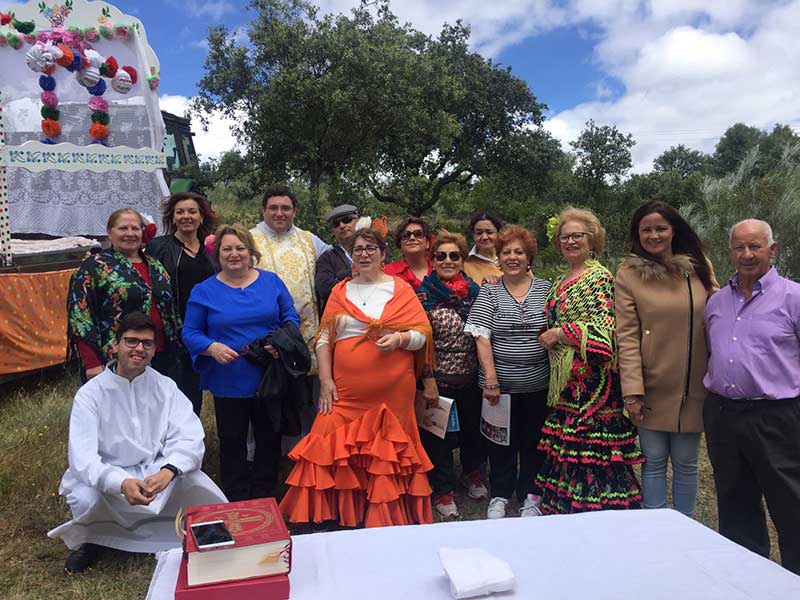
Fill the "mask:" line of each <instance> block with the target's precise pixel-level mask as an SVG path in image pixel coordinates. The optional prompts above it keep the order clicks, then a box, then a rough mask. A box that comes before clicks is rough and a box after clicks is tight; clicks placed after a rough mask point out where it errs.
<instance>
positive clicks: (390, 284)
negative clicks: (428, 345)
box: [317, 279, 425, 352]
mask: <svg viewBox="0 0 800 600" xmlns="http://www.w3.org/2000/svg"><path fill="white" fill-rule="evenodd" d="M345 295H346V296H347V299H348V300H350V302H352V303H353V304H355V305H356V306H357V307H358V308H359V309H361V312H363V313H364V314H365V315H367V316H368V317H369V318H371V319H376V320H377V319H380V317H381V315H382V314H383V309H384V307H385V306H386V303H387V302H389V300H391V299H392V296H394V279H392V280H390V281H385V282H383V283H355V282H353V281H348V282H347V284H346V286H345ZM366 331H367V324H366V323H364V322H363V321H359V320H358V319H356V318H354V317H351V316H350V315H347V316H345V317H344V318H343V319H342V320H341V321H339V325H338V328H337V330H336V341H337V342H338V341H339V340H344V339H347V338H351V337H357V336H360V335H364V333H365V332H366ZM408 333H409V335H410V336H411V337H410V339H409V341H408V345H407V346H406V350H411V351H412V352H413V351H414V350H419V349H420V348H422V347H423V346H424V345H425V336H424V335H423V334H421V333H419V332H418V331H409V332H408ZM327 343H328V331H327V330H324V331H323V332H322V333H321V334H320V336H319V340H318V341H317V348H319V347H320V346H322V345H324V344H327Z"/></svg>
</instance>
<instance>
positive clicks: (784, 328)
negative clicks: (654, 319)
mask: <svg viewBox="0 0 800 600" xmlns="http://www.w3.org/2000/svg"><path fill="white" fill-rule="evenodd" d="M738 282H739V277H738V275H734V276H733V277H731V279H730V281H729V282H728V285H727V286H725V287H724V288H722V289H721V290H719V291H718V292H717V293H716V294H714V295H713V296H711V298H710V299H709V301H708V304H707V305H706V336H707V337H708V348H709V350H710V352H711V356H710V357H709V359H708V373H706V376H705V379H703V384H704V385H705V386H706V389H707V390H708V391H710V392H713V393H715V394H718V395H720V396H724V397H726V398H733V399H740V398H749V399H759V398H770V399H781V398H796V397H798V396H800V284H798V283H796V282H794V281H791V280H789V279H786V278H785V277H781V276H780V275H778V272H777V271H776V270H775V267H771V268H770V270H769V271H768V272H767V274H766V275H764V276H763V277H762V278H761V279H759V280H758V281H757V282H756V283H755V285H753V293H752V295H751V296H750V300H748V301H745V299H744V295H743V294H742V292H741V291H740V290H739V287H738Z"/></svg>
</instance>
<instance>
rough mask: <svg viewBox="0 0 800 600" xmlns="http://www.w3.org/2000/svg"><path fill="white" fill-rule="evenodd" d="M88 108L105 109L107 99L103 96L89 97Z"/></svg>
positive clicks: (106, 108)
mask: <svg viewBox="0 0 800 600" xmlns="http://www.w3.org/2000/svg"><path fill="white" fill-rule="evenodd" d="M89 108H91V109H92V110H93V111H96V110H102V111H107V110H108V101H107V100H106V99H105V98H101V97H100V96H92V97H91V98H89Z"/></svg>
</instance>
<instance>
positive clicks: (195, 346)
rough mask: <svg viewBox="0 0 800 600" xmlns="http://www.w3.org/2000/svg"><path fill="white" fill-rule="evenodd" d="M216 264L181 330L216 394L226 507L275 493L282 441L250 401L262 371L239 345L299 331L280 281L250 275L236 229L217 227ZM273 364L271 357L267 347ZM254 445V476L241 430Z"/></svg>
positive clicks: (257, 403)
mask: <svg viewBox="0 0 800 600" xmlns="http://www.w3.org/2000/svg"><path fill="white" fill-rule="evenodd" d="M215 239H216V245H215V247H214V258H215V259H216V260H217V263H218V264H219V265H220V268H221V270H220V272H219V273H218V274H217V275H216V276H214V277H209V278H208V279H206V280H205V281H203V282H202V283H200V284H198V285H196V286H195V287H194V288H193V289H192V293H191V295H190V296H189V303H188V305H187V307H186V320H185V322H184V324H183V333H182V338H183V343H184V344H185V345H186V348H187V349H188V350H189V353H190V355H191V357H192V361H193V364H194V368H195V370H197V372H198V373H200V385H201V387H202V388H203V389H207V390H210V391H211V393H212V394H213V395H214V409H215V412H216V417H217V434H218V435H219V463H220V464H219V471H220V479H221V480H222V488H223V489H224V490H225V494H226V495H227V496H228V499H229V500H231V501H236V500H247V499H250V498H263V497H265V496H273V495H274V494H275V485H276V483H277V477H278V472H277V469H278V460H279V458H280V448H281V446H280V444H281V435H280V433H279V432H275V431H273V428H272V425H271V424H270V421H269V416H268V412H267V406H266V404H265V402H264V401H263V400H259V399H258V398H257V397H256V390H257V389H258V384H259V382H260V381H261V377H262V375H263V373H264V371H263V369H261V368H260V367H258V366H256V365H255V364H253V363H251V362H250V361H249V360H247V359H246V358H244V357H243V356H242V355H241V353H242V350H243V349H244V347H245V346H246V345H247V344H249V343H251V342H253V341H254V340H257V339H259V338H262V337H264V336H265V335H267V334H269V333H271V332H273V331H275V330H276V329H278V328H279V327H281V325H284V324H285V323H287V322H289V321H292V322H294V323H295V324H297V325H300V317H299V316H298V315H297V312H296V311H295V309H294V300H293V299H292V296H291V294H289V291H288V290H287V289H286V286H285V285H284V283H283V282H282V281H281V280H280V278H279V277H278V276H277V275H275V273H272V272H270V271H262V270H261V269H256V268H255V267H254V266H253V265H254V264H255V263H257V262H258V260H259V259H260V256H259V253H258V251H257V250H256V248H255V244H254V242H253V238H252V236H251V235H250V233H249V232H248V231H247V230H246V229H245V228H243V227H242V226H241V225H238V224H236V225H220V226H219V228H218V229H217V231H216V234H215ZM266 349H267V350H268V351H269V352H270V353H272V355H273V356H275V357H276V358H277V352H276V351H275V350H274V349H273V348H271V347H270V346H267V348H266ZM251 424H252V426H253V434H254V437H255V441H256V451H255V460H254V462H253V470H252V473H250V472H249V469H248V467H247V430H248V427H249V426H250V425H251Z"/></svg>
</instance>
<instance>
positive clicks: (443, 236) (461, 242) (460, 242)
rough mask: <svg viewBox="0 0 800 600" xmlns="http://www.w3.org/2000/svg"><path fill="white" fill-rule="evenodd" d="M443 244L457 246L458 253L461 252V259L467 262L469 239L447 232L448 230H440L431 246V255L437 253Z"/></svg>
mask: <svg viewBox="0 0 800 600" xmlns="http://www.w3.org/2000/svg"><path fill="white" fill-rule="evenodd" d="M442 244H455V246H456V247H457V248H458V251H459V252H461V257H462V258H463V259H464V260H467V255H468V254H469V251H468V250H467V239H466V238H465V237H464V236H463V235H461V234H460V233H453V232H452V231H447V229H440V230H439V233H438V234H437V235H436V238H435V239H434V240H433V244H432V245H431V254H433V253H434V252H436V251H437V250H438V249H439V246H441V245H442Z"/></svg>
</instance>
